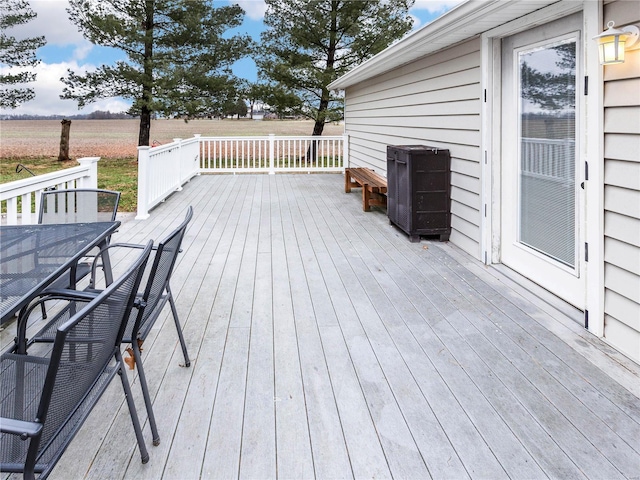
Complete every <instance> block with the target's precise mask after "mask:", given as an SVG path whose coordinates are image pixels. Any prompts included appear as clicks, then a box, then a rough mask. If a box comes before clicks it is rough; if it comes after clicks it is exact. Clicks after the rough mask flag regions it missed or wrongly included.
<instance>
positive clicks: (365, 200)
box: [362, 185, 371, 212]
mask: <svg viewBox="0 0 640 480" xmlns="http://www.w3.org/2000/svg"><path fill="white" fill-rule="evenodd" d="M370 197H371V193H370V192H369V189H368V188H367V186H366V185H363V186H362V210H363V211H364V212H368V211H369V210H371V207H370V206H369V200H370Z"/></svg>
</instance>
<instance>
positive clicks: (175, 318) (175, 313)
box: [167, 285, 191, 367]
mask: <svg viewBox="0 0 640 480" xmlns="http://www.w3.org/2000/svg"><path fill="white" fill-rule="evenodd" d="M167 295H168V296H169V305H171V313H172V314H173V321H174V322H175V324H176V330H177V331H178V338H179V339H180V346H181V347H182V355H183V356H184V366H185V367H190V366H191V360H190V359H189V354H188V353H187V344H186V343H185V341H184V336H183V335H182V327H181V326H180V320H178V310H177V309H176V304H175V302H174V301H173V294H172V293H171V288H169V285H167Z"/></svg>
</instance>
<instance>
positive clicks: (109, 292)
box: [2, 241, 153, 472]
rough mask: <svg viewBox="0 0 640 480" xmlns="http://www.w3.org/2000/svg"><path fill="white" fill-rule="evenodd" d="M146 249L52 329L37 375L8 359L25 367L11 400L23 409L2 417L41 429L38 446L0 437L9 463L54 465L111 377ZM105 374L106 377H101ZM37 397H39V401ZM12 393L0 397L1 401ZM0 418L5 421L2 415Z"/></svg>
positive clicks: (18, 358)
mask: <svg viewBox="0 0 640 480" xmlns="http://www.w3.org/2000/svg"><path fill="white" fill-rule="evenodd" d="M152 243H153V242H151V241H150V242H149V243H148V244H147V245H146V247H145V249H144V250H143V253H142V254H141V255H140V257H139V258H138V259H137V260H136V261H135V262H134V263H133V265H132V266H131V267H129V269H128V270H127V272H126V273H125V274H123V275H122V276H120V277H119V278H118V279H116V280H115V281H114V282H113V283H112V284H111V285H110V286H109V287H108V288H106V289H105V290H104V291H103V292H102V293H100V294H99V295H98V296H97V297H96V298H95V299H94V300H92V301H91V302H90V303H89V304H86V306H85V307H84V308H82V309H81V310H79V311H78V313H77V314H75V315H74V316H72V317H71V318H70V319H69V320H68V321H67V322H65V323H64V324H63V325H61V326H60V327H58V330H57V332H56V337H55V340H54V344H53V349H52V351H51V355H50V357H49V361H48V366H46V363H47V362H46V358H43V359H42V360H43V361H44V363H45V367H44V368H43V369H41V373H40V374H35V375H34V374H33V371H34V370H37V368H33V367H32V366H31V365H30V363H33V360H34V356H33V355H17V354H10V355H11V360H12V361H13V362H14V364H15V365H17V366H16V367H15V369H16V371H17V372H18V371H19V370H20V366H19V365H20V364H22V365H23V367H24V366H26V367H28V368H24V379H21V378H20V376H19V374H18V375H17V382H20V381H23V382H29V381H30V382H31V385H30V386H28V387H25V388H24V389H19V388H18V389H15V390H16V391H17V392H18V393H17V394H16V395H20V396H21V397H23V398H20V399H16V402H17V403H15V404H16V405H18V404H20V403H22V404H23V409H22V411H18V412H16V411H14V412H11V413H12V415H7V416H11V417H12V418H19V419H22V420H25V421H37V422H40V423H43V428H42V434H41V437H40V441H39V442H38V441H37V439H34V440H32V441H31V442H25V441H22V440H20V439H19V438H17V437H14V438H13V439H11V438H8V439H5V438H4V437H7V436H6V435H3V445H2V448H3V449H5V448H7V447H8V448H10V449H12V450H13V453H12V456H13V457H14V458H23V459H24V458H28V460H27V463H29V462H31V464H32V465H33V463H34V462H35V463H36V464H37V465H38V467H36V471H41V470H43V471H45V472H47V471H48V470H50V469H51V468H52V467H53V466H54V465H55V463H56V462H57V460H58V459H59V458H60V456H61V455H62V453H63V451H64V449H65V447H66V445H67V444H68V443H69V442H70V440H71V439H72V438H73V436H74V434H75V432H76V431H77V430H78V429H79V428H80V426H81V425H82V423H83V422H84V420H85V418H86V416H87V415H88V414H89V412H90V411H91V408H92V407H93V406H94V405H95V403H96V402H97V400H98V399H99V398H100V396H101V394H102V393H103V392H104V390H105V389H106V387H107V386H108V385H109V382H110V380H111V379H112V378H113V377H114V373H115V370H117V368H118V367H117V365H116V366H114V363H113V360H114V358H115V354H116V350H117V349H119V348H120V342H121V340H122V335H123V333H124V326H125V321H124V319H126V318H128V316H129V314H130V312H131V308H132V306H133V302H134V299H135V296H136V292H137V289H138V287H139V284H140V281H141V278H142V274H143V272H144V267H145V265H146V262H147V260H148V257H149V254H150V252H151V248H152ZM3 357H4V355H3ZM35 359H36V360H37V357H35ZM108 371H111V374H107V372H108ZM41 382H44V383H41ZM29 392H30V393H29ZM38 392H41V393H40V396H39V399H38ZM12 393H13V392H11V393H9V392H6V395H9V394H12ZM3 395H5V393H4V392H3ZM27 397H32V398H27ZM2 403H3V405H11V404H12V403H14V402H7V401H6V398H5V399H3V402H2ZM19 410H20V409H19ZM2 413H3V416H5V415H6V413H7V412H4V411H3V412H2ZM16 440H17V441H16ZM5 443H6V444H5ZM27 449H28V452H27ZM16 450H23V451H22V452H20V451H16ZM5 455H6V450H5V452H4V453H3V459H2V461H3V463H4V462H6V460H7V459H6V458H5ZM23 461H24V460H23Z"/></svg>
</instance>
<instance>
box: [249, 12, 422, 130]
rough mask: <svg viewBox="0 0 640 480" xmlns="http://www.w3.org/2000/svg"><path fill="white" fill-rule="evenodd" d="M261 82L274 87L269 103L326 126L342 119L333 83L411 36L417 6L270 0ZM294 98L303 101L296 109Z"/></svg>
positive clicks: (318, 126) (319, 126)
mask: <svg viewBox="0 0 640 480" xmlns="http://www.w3.org/2000/svg"><path fill="white" fill-rule="evenodd" d="M266 3H267V11H266V14H265V19H264V23H265V25H266V26H267V27H268V28H267V30H266V31H265V32H263V34H262V47H261V54H260V55H259V56H258V58H257V60H256V63H257V64H258V66H259V68H260V76H261V77H262V78H264V79H268V80H269V81H270V82H272V84H273V87H274V91H279V92H286V93H287V94H286V95H274V96H273V98H271V99H270V100H267V101H268V102H269V101H271V102H278V101H279V100H283V101H286V102H287V105H286V106H284V105H282V106H278V105H277V104H273V106H274V107H276V109H280V110H283V109H284V110H288V111H291V110H293V112H292V113H294V114H297V115H304V116H306V117H308V118H311V119H313V120H314V121H315V125H314V128H313V135H322V131H323V129H324V124H325V123H326V122H329V121H334V120H337V119H340V118H342V99H341V98H340V97H339V96H336V95H332V94H331V92H330V91H329V90H328V89H327V85H329V84H330V83H331V82H332V81H333V80H335V79H337V78H338V77H340V76H342V75H343V74H345V73H346V72H347V71H349V70H350V69H351V68H353V67H355V66H356V65H358V64H359V63H362V62H363V61H365V60H367V59H368V58H370V57H372V56H373V55H375V54H376V53H379V52H380V51H382V50H383V49H385V48H386V47H387V46H388V45H390V44H391V43H392V42H393V41H395V40H397V39H398V38H400V37H402V36H403V35H404V34H405V33H407V32H408V31H409V30H410V29H411V27H412V25H413V21H412V19H411V17H410V16H409V8H410V7H411V6H412V5H413V3H414V0H367V1H352V0H266ZM291 94H295V95H296V97H297V101H296V105H295V109H292V108H291V107H292V106H291V104H290V103H291Z"/></svg>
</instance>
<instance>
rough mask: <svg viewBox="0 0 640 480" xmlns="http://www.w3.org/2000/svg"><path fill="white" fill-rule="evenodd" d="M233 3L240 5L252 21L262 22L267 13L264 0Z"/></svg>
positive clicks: (243, 0)
mask: <svg viewBox="0 0 640 480" xmlns="http://www.w3.org/2000/svg"><path fill="white" fill-rule="evenodd" d="M232 3H237V4H238V5H240V7H241V8H242V9H243V10H244V11H245V12H246V14H247V17H249V18H250V19H251V20H262V19H263V18H264V13H265V12H266V11H267V4H266V3H264V0H236V1H234V2H232Z"/></svg>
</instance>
